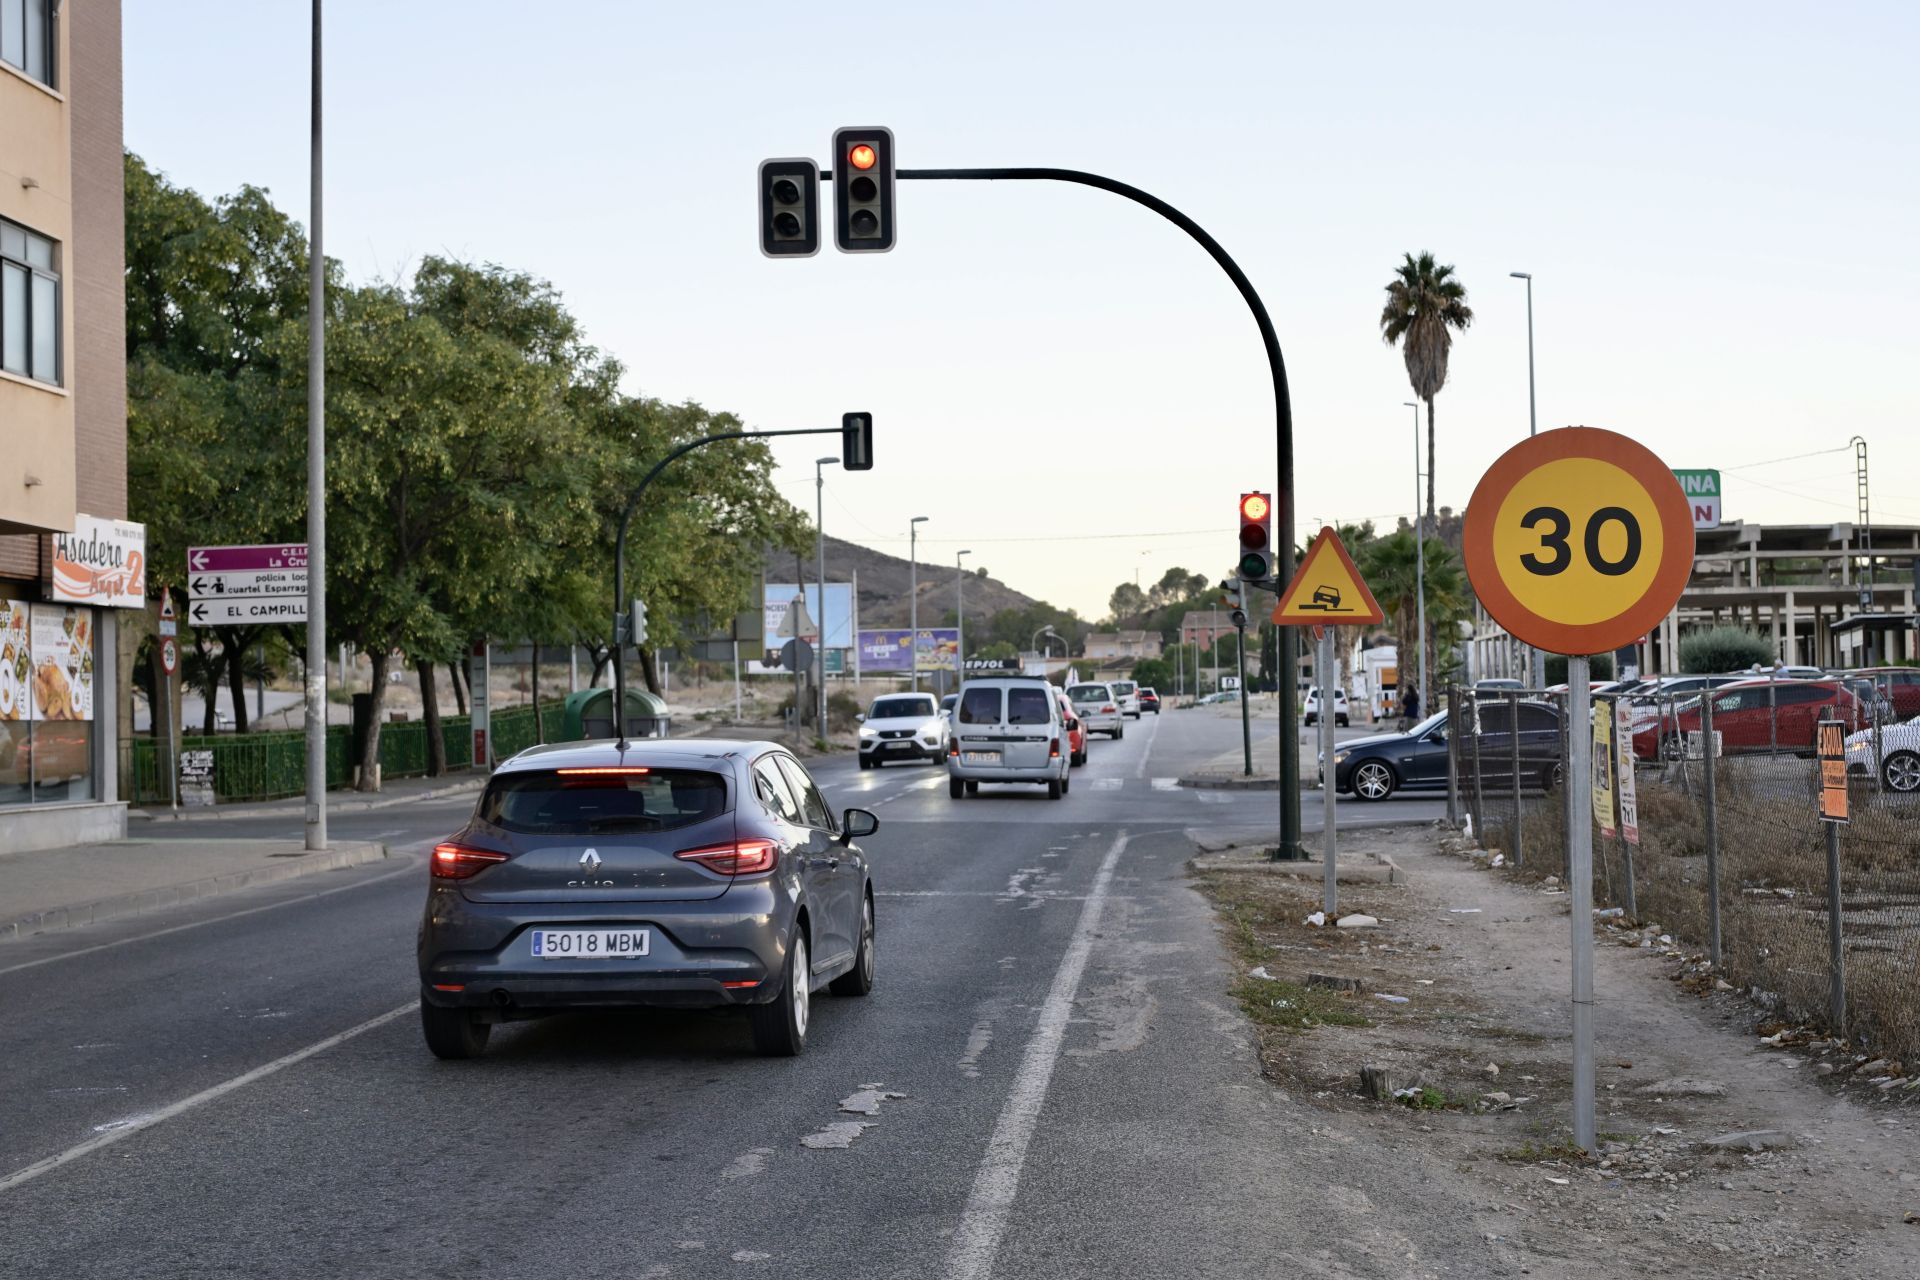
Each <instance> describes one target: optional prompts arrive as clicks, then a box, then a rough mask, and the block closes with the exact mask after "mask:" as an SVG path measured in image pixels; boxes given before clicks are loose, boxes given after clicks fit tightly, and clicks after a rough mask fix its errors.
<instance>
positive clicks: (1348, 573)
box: [1273, 529, 1386, 627]
mask: <svg viewBox="0 0 1920 1280" xmlns="http://www.w3.org/2000/svg"><path fill="white" fill-rule="evenodd" d="M1273 620H1274V622H1276V623H1278V624H1279V625H1280V626H1283V627H1304V626H1345V625H1349V624H1352V623H1376V622H1384V621H1386V615H1385V614H1384V613H1382V612H1381V610H1380V602H1379V601H1377V600H1375V599H1374V598H1373V592H1371V591H1369V590H1367V584H1366V583H1364V582H1362V581H1360V571H1359V570H1358V569H1356V568H1354V567H1353V557H1352V556H1350V555H1348V554H1347V549H1346V547H1345V546H1344V545H1342V544H1341V542H1340V535H1339V534H1337V533H1335V532H1334V531H1333V530H1332V529H1322V530H1320V534H1319V536H1318V537H1316V538H1315V539H1314V540H1313V545H1312V546H1310V547H1308V548H1307V555H1306V559H1304V560H1302V561H1301V562H1300V568H1299V569H1297V570H1296V571H1295V572H1294V575H1293V581H1292V582H1289V583H1288V584H1287V589H1286V590H1285V591H1282V592H1281V593H1280V603H1279V604H1278V605H1276V606H1274V610H1273Z"/></svg>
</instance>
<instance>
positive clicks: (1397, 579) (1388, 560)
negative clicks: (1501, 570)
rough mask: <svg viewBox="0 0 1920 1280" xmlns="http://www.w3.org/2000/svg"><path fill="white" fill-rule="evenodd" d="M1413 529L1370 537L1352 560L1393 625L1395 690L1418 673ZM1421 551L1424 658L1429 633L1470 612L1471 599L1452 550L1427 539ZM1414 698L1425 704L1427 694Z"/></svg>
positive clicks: (1434, 664) (1430, 639) (1430, 692)
mask: <svg viewBox="0 0 1920 1280" xmlns="http://www.w3.org/2000/svg"><path fill="white" fill-rule="evenodd" d="M1414 547H1415V542H1414V537H1413V530H1411V529H1408V528H1401V529H1398V530H1395V531H1394V532H1393V533H1390V534H1388V535H1387V536H1385V537H1383V538H1376V539H1375V540H1374V541H1372V542H1369V543H1368V544H1366V546H1364V547H1363V548H1361V550H1360V552H1359V554H1358V555H1357V556H1356V560H1357V561H1358V567H1359V569H1360V576H1361V577H1363V578H1365V579H1366V580H1367V586H1368V588H1369V589H1370V590H1371V591H1372V592H1373V594H1374V598H1375V599H1377V600H1378V601H1379V602H1380V607H1381V608H1382V609H1383V610H1385V611H1386V614H1387V617H1388V618H1390V619H1392V621H1393V634H1394V645H1395V647H1396V648H1397V649H1398V651H1399V664H1400V671H1401V678H1400V687H1401V688H1402V689H1405V688H1407V687H1408V686H1409V685H1411V684H1413V683H1414V682H1415V679H1416V677H1415V672H1417V671H1418V670H1419V663H1418V659H1417V658H1416V656H1415V655H1416V652H1417V650H1416V645H1417V644H1418V643H1419V642H1418V641H1417V640H1416V639H1415V632H1416V631H1417V630H1418V628H1419V625H1420V624H1419V614H1420V605H1419V595H1418V585H1417V584H1418V582H1419V577H1420V576H1419V575H1417V574H1416V573H1415V571H1414V562H1415V559H1416V556H1417V553H1416V551H1415V549H1414ZM1424 550H1425V552H1426V564H1425V578H1426V591H1427V638H1426V643H1427V645H1428V650H1427V651H1428V653H1429V654H1433V653H1434V647H1433V637H1434V634H1435V633H1437V632H1439V631H1441V630H1443V629H1444V628H1447V627H1450V626H1452V625H1453V624H1454V623H1455V622H1457V621H1459V620H1460V619H1461V618H1464V617H1466V616H1468V615H1469V614H1470V613H1471V612H1472V608H1473V606H1472V603H1471V597H1470V595H1469V593H1468V590H1467V582H1466V576H1465V574H1464V573H1463V572H1462V571H1461V568H1460V561H1459V559H1458V558H1457V557H1456V556H1455V555H1454V553H1453V549H1452V548H1451V547H1448V546H1447V545H1446V544H1445V543H1444V542H1441V541H1440V540H1439V539H1438V538H1428V539H1427V540H1426V543H1425V547H1424ZM1428 665H1429V668H1430V670H1431V671H1433V672H1435V673H1438V672H1439V671H1440V666H1439V664H1438V663H1437V662H1430V663H1429V664H1428ZM1420 697H1421V698H1422V699H1423V700H1424V701H1426V702H1427V703H1428V705H1431V703H1432V698H1433V690H1431V689H1422V690H1420Z"/></svg>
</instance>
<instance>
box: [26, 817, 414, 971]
mask: <svg viewBox="0 0 1920 1280" xmlns="http://www.w3.org/2000/svg"><path fill="white" fill-rule="evenodd" d="M432 843H433V842H432V841H426V842H424V843H423V844H421V845H420V846H419V849H420V851H423V852H424V851H425V850H426V849H427V848H429V847H431V845H432ZM361 865H362V866H365V865H367V864H366V863H362V864H361ZM419 865H420V864H419V863H417V862H415V861H414V860H413V859H412V858H408V859H407V865H406V866H404V867H401V868H400V869H399V870H397V871H389V872H387V873H386V874H385V875H379V876H369V877H368V878H367V879H365V880H356V881H354V882H353V883H352V884H343V885H338V886H336V887H335V888H332V889H322V890H320V891H319V892H318V893H303V894H301V895H300V896H299V897H297V898H288V899H286V900H285V901H283V902H269V903H267V904H266V905H264V906H259V907H248V908H247V909H246V910H244V911H229V912H228V913H227V914H226V915H223V916H213V917H212V918H210V919H206V920H194V921H191V922H189V923H187V924H176V925H174V926H173V927H171V928H168V929H156V930H154V931H153V932H152V933H142V934H139V935H137V936H135V937H132V938H119V939H116V940H114V941H112V942H102V943H99V944H97V945H95V946H91V947H82V948H80V949H79V950H78V951H62V952H61V953H60V954H59V955H57V956H41V957H40V958H39V959H38V960H27V961H24V962H23V963H20V964H14V965H8V966H7V967H6V968H4V969H0V976H4V975H6V974H9V973H18V972H20V971H21V970H22V969H37V968H39V967H40V966H41V965H43V964H52V963H53V962H54V961H56V960H75V959H78V958H79V957H81V956H90V955H92V954H93V953H94V952H96V951H106V950H109V949H111V948H113V947H124V946H127V945H129V944H131V943H135V942H148V941H151V940H152V939H154V938H164V937H166V936H167V935H168V934H173V933H183V932H185V931H186V930H188V929H199V928H202V927H203V926H206V925H210V924H220V923H221V922H222V921H226V920H238V919H240V918H241V917H242V916H252V915H258V914H260V913H261V912H262V911H275V910H278V909H279V908H281V907H291V906H296V905H298V904H299V903H302V902H312V901H313V900H314V899H315V898H329V897H332V896H333V895H334V894H336V893H346V892H347V891H348V890H350V889H363V888H365V887H366V886H368V885H370V884H379V883H380V882H381V881H382V880H391V879H393V878H394V877H395V876H404V875H406V874H408V873H409V872H412V871H417V870H418V869H419ZM282 883H284V882H282Z"/></svg>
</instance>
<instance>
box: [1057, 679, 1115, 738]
mask: <svg viewBox="0 0 1920 1280" xmlns="http://www.w3.org/2000/svg"><path fill="white" fill-rule="evenodd" d="M1067 697H1068V698H1069V699H1070V700H1071V701H1072V702H1073V711H1074V714H1075V715H1077V716H1079V717H1080V723H1081V724H1084V725H1085V726H1087V732H1088V733H1104V734H1107V735H1108V736H1110V737H1113V738H1115V739H1119V738H1124V737H1126V736H1127V722H1126V720H1125V718H1124V717H1125V713H1124V712H1122V711H1121V709H1120V695H1119V694H1117V693H1115V692H1114V691H1113V686H1112V685H1107V684H1075V685H1068V686H1067Z"/></svg>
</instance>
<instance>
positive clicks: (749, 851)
mask: <svg viewBox="0 0 1920 1280" xmlns="http://www.w3.org/2000/svg"><path fill="white" fill-rule="evenodd" d="M779 854H780V846H779V845H777V844H775V843H774V842H773V841H771V840H735V841H733V842H732V843H730V844H714V845H706V846H704V847H702V848H699V849H682V850H681V851H680V852H679V853H676V854H674V855H673V856H674V857H676V858H679V859H681V860H682V861H685V862H697V863H699V864H700V865H701V866H703V867H705V868H706V869H707V870H709V871H712V872H714V873H716V874H718V875H723V876H755V875H759V874H760V873H761V872H763V871H771V870H773V864H774V861H775V859H776V858H778V857H779Z"/></svg>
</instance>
